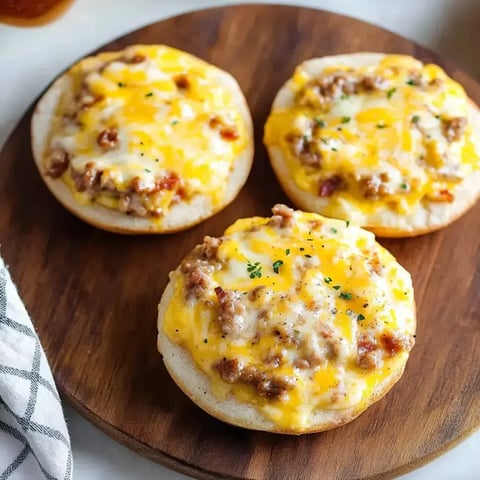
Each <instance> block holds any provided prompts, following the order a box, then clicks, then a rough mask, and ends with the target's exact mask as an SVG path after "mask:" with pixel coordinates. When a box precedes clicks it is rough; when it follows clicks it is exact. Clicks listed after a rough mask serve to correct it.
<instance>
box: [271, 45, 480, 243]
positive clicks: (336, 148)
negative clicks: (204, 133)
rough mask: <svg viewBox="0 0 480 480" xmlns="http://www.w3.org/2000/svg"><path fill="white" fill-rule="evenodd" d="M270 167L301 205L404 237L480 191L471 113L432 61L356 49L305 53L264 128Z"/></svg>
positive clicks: (446, 218) (478, 124) (478, 121)
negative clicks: (334, 53)
mask: <svg viewBox="0 0 480 480" xmlns="http://www.w3.org/2000/svg"><path fill="white" fill-rule="evenodd" d="M264 141H265V145H266V146H267V149H268V153H269V156H270V160H271V163H272V166H273V169H274V171H275V173H276V175H277V177H278V179H279V181H280V183H281V185H282V187H283V189H284V190H285V192H286V193H287V195H288V196H289V197H290V198H291V199H292V201H293V202H294V203H295V204H296V205H297V206H299V207H300V208H302V209H305V210H310V211H314V212H318V213H321V214H323V215H327V216H331V217H337V218H343V219H347V220H350V221H352V222H355V223H357V224H359V225H361V226H364V227H365V228H368V229H369V230H372V231H373V232H375V233H376V234H378V235H381V236H385V237H389V236H392V237H404V236H413V235H418V234H422V233H427V232H430V231H433V230H436V229H439V228H441V227H444V226H445V225H447V224H449V223H450V222H452V221H453V220H455V219H456V218H457V217H459V216H460V215H462V214H463V213H464V212H465V211H466V210H468V209H469V208H470V207H471V206H472V205H473V204H474V203H475V202H476V200H477V199H478V197H479V195H480V114H479V111H478V108H477V106H476V105H475V104H474V103H473V102H472V101H471V100H470V99H469V98H468V97H467V95H466V93H465V91H464V89H463V88H462V86H461V85H459V84H458V83H457V82H455V81H454V80H452V79H451V78H449V77H448V76H447V75H446V73H445V72H444V71H443V70H442V69H441V68H440V67H438V66H436V65H430V64H429V65H424V64H423V63H422V62H420V61H419V60H416V59H414V58H412V57H409V56H405V55H385V54H377V53H357V54H350V55H338V56H332V57H324V58H316V59H313V60H308V61H306V62H304V63H302V64H301V65H299V66H298V67H297V69H296V70H295V72H294V74H293V77H292V78H291V79H290V80H288V81H287V83H286V84H285V85H284V86H283V87H282V88H281V89H280V91H279V92H278V94H277V96H276V98H275V101H274V102H273V106H272V111H271V114H270V116H269V118H268V121H267V123H266V126H265V138H264Z"/></svg>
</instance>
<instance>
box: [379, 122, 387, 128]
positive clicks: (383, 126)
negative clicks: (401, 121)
mask: <svg viewBox="0 0 480 480" xmlns="http://www.w3.org/2000/svg"><path fill="white" fill-rule="evenodd" d="M377 128H380V129H382V128H387V125H385V124H384V123H379V124H378V125H377Z"/></svg>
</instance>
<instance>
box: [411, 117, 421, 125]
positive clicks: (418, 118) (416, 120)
mask: <svg viewBox="0 0 480 480" xmlns="http://www.w3.org/2000/svg"><path fill="white" fill-rule="evenodd" d="M419 121H420V116H419V115H414V116H413V117H412V122H413V123H418V122H419Z"/></svg>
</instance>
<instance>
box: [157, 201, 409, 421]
mask: <svg viewBox="0 0 480 480" xmlns="http://www.w3.org/2000/svg"><path fill="white" fill-rule="evenodd" d="M294 218H295V224H294V225H293V227H291V228H280V227H275V226H273V225H271V224H270V223H269V220H270V219H268V218H259V217H255V218H248V219H241V220H238V221H237V222H236V223H234V224H233V225H232V226H231V227H230V228H228V229H227V230H226V232H225V234H224V236H223V237H222V243H221V244H220V247H219V249H218V253H217V259H218V264H217V265H216V268H215V270H214V272H213V273H212V275H211V283H210V284H209V286H208V287H207V289H206V291H205V292H204V295H203V297H202V299H200V300H199V299H195V298H192V297H191V296H189V295H188V291H187V288H186V282H185V277H184V276H183V275H182V274H181V273H179V272H178V271H177V272H176V274H175V275H174V276H173V277H172V281H174V282H175V289H174V294H173V297H172V298H171V300H170V303H169V305H168V308H167V310H166V314H165V317H164V323H163V330H164V333H165V334H166V335H167V336H168V338H169V339H170V341H172V342H173V343H175V344H178V345H180V346H182V347H183V348H185V349H186V350H187V351H188V352H189V353H190V355H191V357H192V359H193V361H194V363H195V365H196V366H197V367H198V368H199V369H200V370H201V371H202V372H203V373H204V374H205V375H206V376H207V377H208V378H209V379H210V380H211V385H212V389H213V392H214V394H215V395H216V396H217V397H218V398H219V399H226V398H229V396H230V395H234V397H235V398H236V399H237V400H238V401H239V402H244V403H248V404H251V405H254V406H255V407H256V408H257V409H258V411H259V412H260V413H261V414H263V415H264V416H265V417H266V418H268V419H269V420H271V421H272V422H273V423H274V424H276V425H278V426H280V427H283V428H287V429H289V430H292V429H293V430H301V429H303V428H306V427H308V425H309V424H310V422H311V421H312V415H315V414H316V413H318V412H321V411H329V410H342V409H349V408H354V409H358V410H361V409H362V408H365V407H366V406H367V405H368V404H369V403H370V402H371V400H372V396H374V394H375V392H376V389H378V388H379V386H380V385H382V384H384V383H385V382H386V380H388V378H389V377H390V376H392V375H395V374H398V372H401V371H402V369H403V367H404V365H405V362H406V361H407V358H408V352H407V351H401V352H398V353H397V354H396V355H393V356H391V357H387V358H385V360H384V362H383V364H382V365H380V366H379V368H376V369H373V370H366V369H362V368H360V367H359V365H358V352H357V348H358V346H357V340H358V338H359V337H361V335H362V334H365V335H371V336H373V337H376V338H379V337H380V336H381V335H385V334H387V335H389V334H392V335H407V336H411V335H413V334H414V330H415V311H414V296H413V287H412V282H411V278H410V275H409V274H408V272H407V271H406V270H405V269H403V268H402V267H401V266H400V265H399V264H398V263H397V262H396V261H395V259H394V257H393V256H392V255H391V254H390V253H389V252H388V251H387V250H385V249H384V248H382V247H381V246H380V245H379V244H378V243H376V242H375V238H374V236H373V234H371V233H369V232H366V231H364V230H362V229H360V228H358V227H354V226H351V225H348V224H347V223H346V222H343V221H339V220H330V219H326V218H324V217H320V216H319V215H316V214H310V213H303V212H300V211H297V212H295V214H294ZM380 264H381V265H382V267H381V268H379V265H380ZM252 267H255V268H252ZM376 271H378V272H380V273H376ZM218 286H221V287H222V288H223V289H224V290H227V289H230V290H234V291H235V292H236V294H237V295H238V298H239V302H240V303H241V304H242V305H243V306H244V310H243V312H242V313H241V318H239V319H238V320H239V321H240V324H241V325H242V329H241V332H240V333H238V334H236V335H230V334H227V335H224V334H223V335H222V332H221V330H220V328H219V324H218V321H217V315H218V301H217V298H216V295H215V288H216V287H218ZM257 287H261V288H259V293H258V294H256V295H255V296H254V297H255V298H253V297H252V296H251V295H252V290H253V289H255V288H257ZM265 312H270V313H269V314H265ZM279 333H280V335H284V337H285V336H287V337H290V339H289V340H288V341H282V340H281V338H280V337H279V335H278V334H279ZM325 333H327V335H325ZM329 341H330V343H329ZM332 347H333V352H332ZM274 357H277V358H280V362H279V363H278V362H277V363H275V362H273V363H271V362H270V360H269V359H272V358H274ZM225 358H226V359H231V358H237V359H240V360H241V361H242V362H243V363H245V364H248V365H254V366H258V367H259V368H261V369H262V371H264V372H266V374H267V375H270V374H271V375H274V376H286V377H288V378H290V379H291V380H292V381H293V383H294V388H292V389H291V390H289V391H288V393H287V394H286V395H285V396H284V397H283V398H282V399H279V400H276V401H274V400H271V399H267V398H262V397H261V396H259V395H258V394H257V392H256V391H255V389H254V387H252V386H251V385H244V384H241V383H240V384H239V383H236V384H229V383H226V382H224V381H223V380H222V379H221V377H220V376H219V373H218V371H217V370H216V369H215V368H214V365H215V363H216V362H218V361H221V360H222V359H225ZM300 358H306V359H309V360H310V362H311V365H310V368H299V367H297V366H296V365H298V359H300ZM314 358H317V359H318V358H322V359H323V360H322V361H320V362H317V364H315V363H314V362H313V360H312V359H314Z"/></svg>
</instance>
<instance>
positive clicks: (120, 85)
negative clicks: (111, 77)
mask: <svg viewBox="0 0 480 480" xmlns="http://www.w3.org/2000/svg"><path fill="white" fill-rule="evenodd" d="M117 85H118V86H119V87H120V88H123V87H124V86H125V84H124V83H123V82H118V83H117Z"/></svg>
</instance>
